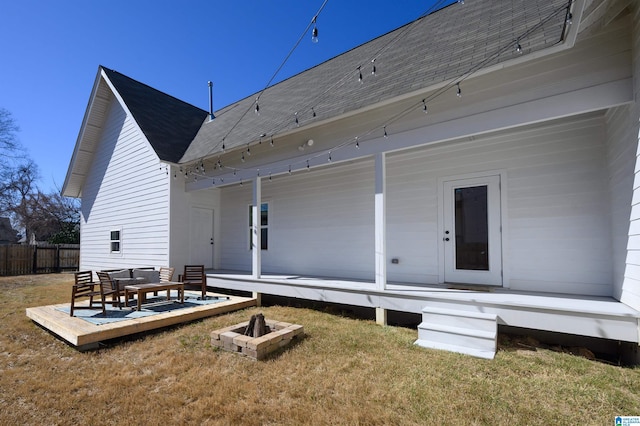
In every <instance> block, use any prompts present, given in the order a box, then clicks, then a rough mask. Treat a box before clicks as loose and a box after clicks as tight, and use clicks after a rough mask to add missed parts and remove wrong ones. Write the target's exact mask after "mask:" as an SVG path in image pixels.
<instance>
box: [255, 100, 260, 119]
mask: <svg viewBox="0 0 640 426" xmlns="http://www.w3.org/2000/svg"><path fill="white" fill-rule="evenodd" d="M254 112H255V113H256V115H260V104H258V98H256V107H255V109H254Z"/></svg>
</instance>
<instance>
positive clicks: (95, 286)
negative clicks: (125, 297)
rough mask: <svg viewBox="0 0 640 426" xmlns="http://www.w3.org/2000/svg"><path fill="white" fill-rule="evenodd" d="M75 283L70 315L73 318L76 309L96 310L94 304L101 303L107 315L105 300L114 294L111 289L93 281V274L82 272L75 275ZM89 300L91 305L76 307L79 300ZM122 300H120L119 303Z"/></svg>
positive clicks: (104, 313)
mask: <svg viewBox="0 0 640 426" xmlns="http://www.w3.org/2000/svg"><path fill="white" fill-rule="evenodd" d="M74 278H75V283H74V284H73V287H72V289H71V308H70V309H69V315H70V316H73V312H74V311H75V310H76V309H96V308H97V307H96V306H94V304H96V303H99V304H100V306H101V307H102V314H103V315H106V314H107V310H106V308H105V298H106V296H107V295H109V294H111V293H112V290H111V288H107V289H106V290H105V288H104V286H103V285H102V283H96V282H94V281H93V272H91V271H80V272H76V273H75V274H74ZM85 298H89V305H87V306H85V305H81V306H76V300H77V299H85ZM119 300H120V299H119V298H118V301H119Z"/></svg>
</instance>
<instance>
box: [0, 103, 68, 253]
mask: <svg viewBox="0 0 640 426" xmlns="http://www.w3.org/2000/svg"><path fill="white" fill-rule="evenodd" d="M17 132H18V126H17V125H16V123H15V121H14V120H13V118H12V117H11V114H10V113H9V111H7V110H6V109H3V108H0V216H6V217H9V218H10V219H11V222H12V223H13V225H14V226H16V227H18V228H20V229H22V230H24V233H25V237H26V239H27V241H29V240H30V239H31V237H32V236H35V237H37V239H38V240H40V241H43V240H51V239H53V240H56V241H55V242H60V243H62V242H78V240H79V223H80V220H79V212H78V210H79V208H78V204H77V202H76V201H75V200H72V199H69V198H66V197H63V196H62V195H60V194H59V193H51V194H47V193H44V192H42V191H41V190H40V188H38V184H37V183H38V180H39V178H40V175H39V172H38V166H37V165H36V164H35V163H34V162H33V160H31V159H30V158H29V157H28V156H27V155H26V153H25V151H24V149H23V148H22V146H21V145H20V143H19V141H18V138H17Z"/></svg>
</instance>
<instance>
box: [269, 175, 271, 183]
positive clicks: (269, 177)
mask: <svg viewBox="0 0 640 426" xmlns="http://www.w3.org/2000/svg"><path fill="white" fill-rule="evenodd" d="M269 182H271V173H269Z"/></svg>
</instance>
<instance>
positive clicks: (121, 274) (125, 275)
mask: <svg viewBox="0 0 640 426" xmlns="http://www.w3.org/2000/svg"><path fill="white" fill-rule="evenodd" d="M109 277H110V278H111V279H114V278H131V273H130V272H129V270H128V269H123V270H121V271H114V272H109Z"/></svg>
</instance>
